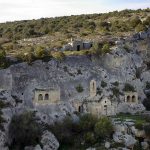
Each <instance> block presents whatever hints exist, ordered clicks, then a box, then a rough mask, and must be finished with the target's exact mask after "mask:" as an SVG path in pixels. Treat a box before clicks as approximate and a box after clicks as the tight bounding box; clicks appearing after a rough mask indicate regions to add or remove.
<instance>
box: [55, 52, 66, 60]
mask: <svg viewBox="0 0 150 150" xmlns="http://www.w3.org/2000/svg"><path fill="white" fill-rule="evenodd" d="M52 56H53V57H54V58H55V59H57V60H59V61H63V60H64V59H65V54H64V53H63V52H60V51H58V52H55V53H53V54H52Z"/></svg>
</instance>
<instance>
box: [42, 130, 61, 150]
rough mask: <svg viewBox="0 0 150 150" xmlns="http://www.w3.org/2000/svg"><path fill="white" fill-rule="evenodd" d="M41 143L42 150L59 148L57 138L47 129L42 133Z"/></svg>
mask: <svg viewBox="0 0 150 150" xmlns="http://www.w3.org/2000/svg"><path fill="white" fill-rule="evenodd" d="M41 143H42V145H43V150H57V149H58V148H59V143H58V141H57V139H56V138H55V136H54V135H53V134H52V133H50V132H48V131H45V132H44V134H43V135H42V139H41Z"/></svg>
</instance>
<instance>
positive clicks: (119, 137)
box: [113, 132, 123, 143]
mask: <svg viewBox="0 0 150 150" xmlns="http://www.w3.org/2000/svg"><path fill="white" fill-rule="evenodd" d="M113 140H114V141H115V142H116V143H122V142H123V134H122V133H121V132H115V133H114V134H113Z"/></svg>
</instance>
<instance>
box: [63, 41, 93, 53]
mask: <svg viewBox="0 0 150 150" xmlns="http://www.w3.org/2000/svg"><path fill="white" fill-rule="evenodd" d="M92 45H93V44H92V42H89V41H83V40H74V41H73V40H72V39H71V42H70V43H68V44H67V45H64V46H63V48H62V50H63V51H64V50H71V51H80V50H87V49H90V48H91V47H92Z"/></svg>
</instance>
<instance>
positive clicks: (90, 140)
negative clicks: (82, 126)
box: [83, 132, 96, 146]
mask: <svg viewBox="0 0 150 150" xmlns="http://www.w3.org/2000/svg"><path fill="white" fill-rule="evenodd" d="M83 138H84V141H85V144H86V145H89V146H91V145H93V144H94V143H95V141H96V139H95V136H94V133H93V132H87V133H85V134H84V137H83Z"/></svg>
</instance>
